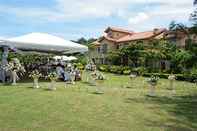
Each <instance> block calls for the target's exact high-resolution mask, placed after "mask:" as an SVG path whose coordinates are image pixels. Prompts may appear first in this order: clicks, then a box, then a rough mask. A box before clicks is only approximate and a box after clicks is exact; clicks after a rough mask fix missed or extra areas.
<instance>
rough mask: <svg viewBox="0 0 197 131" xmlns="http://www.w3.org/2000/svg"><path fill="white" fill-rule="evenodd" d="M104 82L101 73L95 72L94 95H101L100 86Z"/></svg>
mask: <svg viewBox="0 0 197 131" xmlns="http://www.w3.org/2000/svg"><path fill="white" fill-rule="evenodd" d="M104 80H106V78H105V76H104V75H103V74H102V73H101V72H96V73H95V81H96V83H97V86H98V87H97V86H96V93H103V91H101V89H100V88H101V85H102V84H103V83H104Z"/></svg>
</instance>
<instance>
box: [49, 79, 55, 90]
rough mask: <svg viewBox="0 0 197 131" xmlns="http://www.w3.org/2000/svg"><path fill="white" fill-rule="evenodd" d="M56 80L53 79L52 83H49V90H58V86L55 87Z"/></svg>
mask: <svg viewBox="0 0 197 131" xmlns="http://www.w3.org/2000/svg"><path fill="white" fill-rule="evenodd" d="M55 83H56V82H55V80H51V83H50V85H49V90H56V87H55Z"/></svg>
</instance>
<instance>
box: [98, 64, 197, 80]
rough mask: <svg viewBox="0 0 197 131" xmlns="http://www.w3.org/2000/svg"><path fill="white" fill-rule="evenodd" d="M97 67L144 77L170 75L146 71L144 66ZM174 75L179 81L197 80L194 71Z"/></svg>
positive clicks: (107, 70) (111, 71)
mask: <svg viewBox="0 0 197 131" xmlns="http://www.w3.org/2000/svg"><path fill="white" fill-rule="evenodd" d="M98 69H99V70H100V71H103V72H110V73H115V74H124V75H129V74H131V73H132V72H133V73H136V74H138V75H142V76H144V77H150V76H151V75H156V76H158V77H160V78H164V79H168V76H169V75H170V74H169V73H148V69H146V68H144V67H138V68H132V67H128V66H114V65H113V66H110V65H100V66H99V67H98ZM175 75H176V79H177V80H180V81H189V82H194V80H197V73H196V72H194V71H193V72H191V73H189V72H188V73H184V74H175Z"/></svg>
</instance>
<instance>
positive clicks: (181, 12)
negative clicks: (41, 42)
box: [0, 0, 193, 40]
mask: <svg viewBox="0 0 197 131" xmlns="http://www.w3.org/2000/svg"><path fill="white" fill-rule="evenodd" d="M192 3H193V0H0V37H2V38H8V37H15V36H20V35H24V34H27V33H31V32H44V33H49V34H53V35H57V36H60V37H63V38H65V39H68V40H71V39H78V38H80V37H86V38H90V37H98V36H100V35H102V33H103V30H104V29H105V28H107V27H108V26H115V27H122V28H125V29H129V30H133V31H135V32H138V31H146V30H152V29H153V28H155V27H157V28H159V27H162V28H163V27H168V25H169V23H170V22H171V21H172V20H175V21H178V22H183V23H185V24H188V18H189V14H190V13H191V12H192V10H193V5H192Z"/></svg>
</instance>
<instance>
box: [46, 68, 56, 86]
mask: <svg viewBox="0 0 197 131" xmlns="http://www.w3.org/2000/svg"><path fill="white" fill-rule="evenodd" d="M47 78H49V79H50V81H51V83H50V85H49V90H56V87H55V83H56V80H57V79H58V75H57V73H56V72H51V73H49V75H48V76H47Z"/></svg>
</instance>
